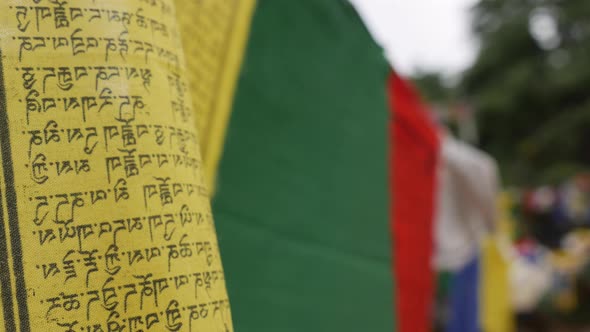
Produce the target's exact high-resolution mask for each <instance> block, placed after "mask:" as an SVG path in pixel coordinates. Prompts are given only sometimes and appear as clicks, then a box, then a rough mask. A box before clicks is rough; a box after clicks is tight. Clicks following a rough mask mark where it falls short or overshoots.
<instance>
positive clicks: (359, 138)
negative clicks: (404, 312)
mask: <svg viewBox="0 0 590 332" xmlns="http://www.w3.org/2000/svg"><path fill="white" fill-rule="evenodd" d="M388 68H389V67H388V64H387V62H386V60H385V59H384V57H383V52H382V50H381V49H380V48H379V47H378V46H377V45H376V44H375V42H374V41H373V40H372V38H371V37H370V35H369V33H368V32H367V30H366V28H365V27H364V25H363V23H362V22H361V20H360V18H359V17H358V15H357V13H356V12H355V10H354V9H353V7H352V6H351V5H350V4H349V3H348V2H347V1H334V0H305V1H301V0H300V1H292V0H272V1H259V2H258V5H257V7H256V9H255V12H254V17H253V22H252V27H251V35H250V40H249V43H248V47H247V51H246V57H245V61H244V65H243V69H242V73H241V78H240V80H239V83H238V88H237V94H236V99H235V103H234V108H233V110H232V115H231V119H230V122H229V127H228V130H227V137H226V140H225V145H224V151H223V156H222V158H221V162H220V165H219V169H218V177H217V179H218V180H217V186H216V194H215V197H214V199H213V210H214V215H215V218H216V225H217V228H218V232H219V234H220V235H219V242H220V249H221V252H222V255H223V257H224V268H225V272H226V275H227V285H228V292H229V293H230V296H231V298H232V314H233V318H234V326H235V328H236V330H237V331H241V332H249V331H251V332H254V331H255V332H258V331H318V332H319V331H339V332H341V331H351V332H352V331H354V332H356V331H393V330H394V321H395V314H394V309H393V296H394V291H393V289H394V288H393V278H392V273H391V261H392V260H391V253H390V252H391V240H390V237H389V236H390V234H389V222H388V220H389V218H388V209H389V203H390V201H389V195H388V191H387V187H388V186H387V181H388V171H387V161H388V158H387V152H388V148H387V142H388V137H387V118H388V111H387V110H388V108H387V96H386V88H385V86H386V79H387V74H388V70H389V69H388Z"/></svg>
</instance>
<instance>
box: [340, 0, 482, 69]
mask: <svg viewBox="0 0 590 332" xmlns="http://www.w3.org/2000/svg"><path fill="white" fill-rule="evenodd" d="M351 2H352V3H353V4H354V5H355V6H356V7H357V9H358V11H359V13H360V15H361V17H362V18H363V20H364V21H365V23H366V24H367V26H368V28H369V30H370V31H371V33H372V34H373V37H374V38H375V40H376V41H377V42H378V43H379V44H381V46H382V47H383V48H384V49H385V52H386V56H387V58H388V59H389V60H390V62H391V63H392V65H393V67H394V68H395V69H396V71H398V72H400V73H402V74H405V75H410V74H412V73H415V72H416V71H417V70H420V69H421V70H435V71H440V72H442V73H443V74H445V75H446V76H454V75H456V74H458V73H460V72H461V71H463V70H465V69H466V68H468V67H469V65H470V64H471V63H472V62H473V60H474V58H475V55H476V52H477V44H476V42H475V41H474V39H473V38H472V36H471V34H470V28H469V24H470V22H469V21H470V18H469V8H470V7H471V6H473V5H474V4H475V2H476V0H351Z"/></svg>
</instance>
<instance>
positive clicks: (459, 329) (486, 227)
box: [435, 134, 498, 332]
mask: <svg viewBox="0 0 590 332" xmlns="http://www.w3.org/2000/svg"><path fill="white" fill-rule="evenodd" d="M497 182H498V176H497V166H496V163H495V161H494V160H493V159H492V158H491V157H490V156H488V155H487V154H485V153H483V152H481V151H479V150H477V149H475V148H473V147H471V146H469V145H468V144H466V143H463V142H461V141H459V140H457V139H455V138H453V137H452V136H451V135H450V134H445V135H444V137H443V139H442V147H441V162H440V169H439V187H440V189H439V192H438V197H439V202H438V203H439V204H438V208H437V210H438V212H437V220H436V227H435V234H436V259H435V262H436V266H437V268H438V269H439V270H441V271H449V272H451V273H453V277H452V281H451V287H450V294H449V298H450V310H449V311H450V314H449V321H448V324H447V328H446V331H447V332H477V331H479V330H480V328H481V326H482V321H481V317H480V303H481V301H482V298H481V297H480V289H481V280H480V276H482V273H481V269H482V266H481V265H482V264H484V268H487V267H489V266H488V265H485V264H486V263H488V262H487V261H486V260H485V258H486V257H485V256H484V262H483V263H482V257H480V249H481V245H482V241H483V240H484V239H485V238H486V236H488V235H489V234H490V231H491V230H492V229H493V228H494V227H495V223H496V203H495V202H496V197H497V188H498V183H497ZM484 271H486V272H487V270H484ZM484 273H485V272H484ZM484 277H485V278H487V276H484ZM484 309H485V310H487V309H488V308H487V307H485V308H484Z"/></svg>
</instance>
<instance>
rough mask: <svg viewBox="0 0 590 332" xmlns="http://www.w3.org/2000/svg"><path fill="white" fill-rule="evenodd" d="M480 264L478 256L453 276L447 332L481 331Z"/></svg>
mask: <svg viewBox="0 0 590 332" xmlns="http://www.w3.org/2000/svg"><path fill="white" fill-rule="evenodd" d="M479 265H480V262H479V257H478V256H476V257H474V258H473V259H471V260H470V261H469V262H468V263H467V264H466V265H465V266H464V267H463V268H462V269H461V270H459V271H458V272H457V273H456V274H455V275H454V277H453V280H452V285H451V294H450V303H451V310H450V317H449V323H448V326H447V329H446V332H480V316H479V308H480V302H479V301H480V298H479V278H480V266H479Z"/></svg>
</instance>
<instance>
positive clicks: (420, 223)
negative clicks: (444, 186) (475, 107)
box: [389, 74, 439, 332]
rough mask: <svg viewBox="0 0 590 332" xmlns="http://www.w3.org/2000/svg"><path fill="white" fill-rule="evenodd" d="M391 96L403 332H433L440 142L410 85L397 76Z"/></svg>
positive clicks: (397, 266)
mask: <svg viewBox="0 0 590 332" xmlns="http://www.w3.org/2000/svg"><path fill="white" fill-rule="evenodd" d="M389 94H390V106H391V110H392V116H393V118H394V121H393V122H392V125H391V127H390V142H391V143H390V148H391V156H393V160H392V161H391V163H390V167H391V170H390V172H391V178H390V186H391V188H392V195H391V197H392V203H391V206H392V208H393V209H392V213H391V225H392V226H391V229H392V237H393V244H394V246H393V248H394V249H393V255H394V261H395V264H394V273H395V279H396V282H397V283H396V285H397V297H396V305H397V317H398V331H400V332H427V331H430V330H431V327H432V320H433V317H434V315H433V312H432V309H433V306H434V299H433V297H434V271H433V267H432V251H433V220H434V217H435V210H434V209H435V196H436V170H437V160H438V149H439V142H438V136H437V132H436V127H435V125H434V123H433V122H432V121H431V119H430V118H429V116H428V114H427V112H426V110H425V107H424V106H423V104H422V102H421V101H420V97H419V96H418V94H417V92H416V91H415V90H414V88H413V87H412V86H411V85H410V84H409V83H408V82H406V81H404V80H403V79H401V78H400V77H399V76H397V75H396V74H392V75H391V77H390V79H389ZM393 200H394V201H393Z"/></svg>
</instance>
